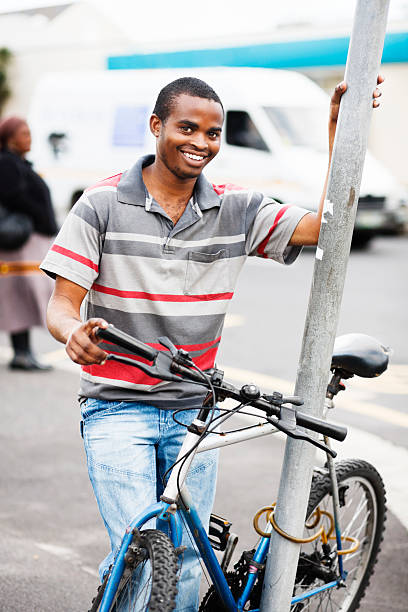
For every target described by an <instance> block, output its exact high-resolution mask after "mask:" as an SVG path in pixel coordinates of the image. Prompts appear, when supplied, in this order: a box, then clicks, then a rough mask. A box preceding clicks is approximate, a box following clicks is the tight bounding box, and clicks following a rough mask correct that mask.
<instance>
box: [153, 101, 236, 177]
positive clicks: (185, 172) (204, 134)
mask: <svg viewBox="0 0 408 612" xmlns="http://www.w3.org/2000/svg"><path fill="white" fill-rule="evenodd" d="M223 120H224V113H223V110H222V107H221V105H220V104H219V103H218V102H215V101H214V100H208V99H207V98H198V97H196V96H190V95H187V94H181V95H179V96H178V97H177V98H176V99H175V100H174V103H173V107H172V110H171V113H170V115H169V116H168V117H167V119H166V120H165V122H164V123H163V122H162V121H161V120H160V119H159V118H158V117H157V116H156V115H153V116H152V118H151V121H150V127H151V130H152V133H153V134H154V136H156V139H157V140H156V155H157V161H160V162H162V163H163V164H164V165H165V166H166V167H167V168H168V170H170V172H171V173H172V174H174V175H175V176H176V177H177V178H179V179H182V180H185V179H192V178H197V177H198V176H199V175H200V174H201V172H202V170H203V168H204V167H205V166H206V165H207V164H208V163H209V162H210V161H211V160H212V159H213V158H214V157H215V156H216V155H217V153H218V151H219V149H220V140H221V129H222V124H223Z"/></svg>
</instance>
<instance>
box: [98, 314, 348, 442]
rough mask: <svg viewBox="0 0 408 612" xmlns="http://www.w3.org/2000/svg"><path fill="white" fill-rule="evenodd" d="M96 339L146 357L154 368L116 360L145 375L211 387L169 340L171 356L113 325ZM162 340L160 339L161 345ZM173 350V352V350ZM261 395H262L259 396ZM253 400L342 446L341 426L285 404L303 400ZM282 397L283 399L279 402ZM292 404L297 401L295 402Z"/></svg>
mask: <svg viewBox="0 0 408 612" xmlns="http://www.w3.org/2000/svg"><path fill="white" fill-rule="evenodd" d="M96 336H97V337H98V338H102V339H103V340H108V341H109V342H113V343H115V344H117V345H118V346H120V347H123V348H125V349H128V350H130V351H131V352H132V353H134V354H135V355H137V356H138V357H143V358H144V359H147V360H148V361H151V362H153V365H152V366H147V365H145V364H141V363H140V362H135V361H134V360H132V359H129V358H126V357H116V356H113V357H115V359H116V360H118V361H122V362H124V363H127V364H129V365H132V366H134V367H138V368H140V369H141V370H143V371H144V372H147V373H150V374H151V375H153V376H155V377H157V378H162V379H163V380H173V381H174V380H176V381H178V380H180V377H181V378H184V379H189V380H191V381H193V382H196V383H200V384H203V385H205V386H207V387H209V386H210V385H209V380H210V378H209V377H206V376H205V375H204V374H202V373H201V372H199V371H197V370H194V369H191V366H192V365H194V364H193V362H192V361H191V358H190V357H189V355H188V353H184V352H183V351H177V349H176V348H175V347H174V346H173V345H172V344H171V342H170V341H168V339H163V341H164V340H166V343H164V345H163V346H165V347H166V348H170V352H167V351H159V350H157V349H154V348H153V347H151V346H149V345H147V344H145V343H144V342H141V341H140V340H137V339H136V338H133V337H132V336H130V335H129V334H126V333H125V332H123V331H121V330H119V329H116V328H115V327H113V325H109V327H108V328H106V329H102V328H99V329H98V330H97V331H96ZM160 340H162V339H159V341H160ZM171 347H172V348H173V351H172V350H171ZM156 362H157V363H156ZM212 386H213V387H214V389H216V390H217V391H218V392H219V393H220V395H222V397H223V398H225V397H230V398H232V399H236V400H237V401H241V402H242V401H245V399H244V400H243V395H242V390H239V389H237V388H235V387H234V386H233V385H230V384H229V383H225V382H223V381H222V380H221V381H219V382H218V381H212ZM259 395H260V394H259ZM259 395H258V397H256V398H253V399H251V400H250V401H245V403H246V404H247V405H249V404H250V405H251V406H253V407H254V408H258V409H259V410H262V411H263V412H266V414H267V415H268V416H275V417H278V419H279V420H280V422H281V424H282V423H285V421H283V420H282V421H281V419H282V410H283V407H284V408H286V410H292V411H293V416H294V418H295V428H296V423H297V424H298V425H300V426H301V427H304V428H306V429H310V430H312V431H314V432H316V433H320V434H322V435H324V436H328V437H329V438H333V439H335V440H338V441H339V442H342V441H343V440H344V439H345V437H346V435H347V429H346V428H345V427H343V426H341V425H335V424H333V423H328V422H327V421H324V420H322V419H319V418H316V417H313V416H311V415H308V414H305V413H303V412H299V411H297V410H295V409H294V408H288V407H285V406H283V405H284V404H285V403H289V404H290V403H293V404H297V405H299V404H300V401H299V398H294V397H293V398H292V397H287V398H285V397H283V396H281V395H280V394H277V395H276V397H275V398H274V396H267V397H265V396H263V397H262V396H259ZM278 397H279V398H280V399H278ZM291 400H293V401H292V402H291ZM281 429H282V430H283V431H285V432H286V433H287V434H288V435H291V433H290V428H288V427H287V426H286V428H285V426H284V425H283V426H282V427H281Z"/></svg>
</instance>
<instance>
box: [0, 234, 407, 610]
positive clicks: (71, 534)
mask: <svg viewBox="0 0 408 612" xmlns="http://www.w3.org/2000/svg"><path fill="white" fill-rule="evenodd" d="M313 261H314V254H313V251H312V250H310V251H308V252H305V253H303V254H302V256H301V258H300V260H299V261H298V262H297V263H295V264H294V265H293V266H291V267H288V268H284V267H282V266H278V265H275V264H271V263H270V262H264V261H259V260H253V261H249V262H248V264H247V266H246V268H245V269H244V272H243V273H242V276H241V279H240V283H239V287H238V290H237V293H236V296H235V297H234V300H233V302H232V304H231V310H230V316H229V318H228V322H227V327H226V329H225V332H224V340H223V345H222V349H221V351H220V355H219V365H222V366H225V370H226V375H227V377H229V378H230V379H231V380H232V381H233V382H234V383H237V382H238V381H239V382H249V381H254V382H258V383H259V384H260V385H262V387H263V388H264V389H265V390H266V389H276V388H277V389H281V390H283V391H290V390H292V389H293V381H294V379H295V376H296V367H297V361H298V356H299V350H300V345H301V337H302V331H303V325H304V317H305V313H306V307H307V300H308V293H309V286H310V280H311V274H312V268H313ZM407 261H408V239H407V238H399V239H377V240H376V241H375V242H374V244H373V247H372V249H371V250H370V251H368V252H353V254H352V256H351V259H350V263H349V269H348V276H347V281H346V286H345V292H344V299H343V305H342V312H341V317H340V322H339V333H348V332H355V331H359V332H364V333H368V334H371V335H374V336H376V337H378V338H379V339H380V340H381V341H382V342H383V343H384V344H387V345H389V346H392V347H393V351H394V352H393V356H392V362H391V366H390V368H389V371H388V372H387V373H385V374H384V375H382V376H381V377H380V378H379V379H377V380H374V381H372V380H370V381H361V380H360V381H358V380H355V381H354V380H353V381H351V382H350V384H349V385H348V387H350V388H349V389H348V390H347V392H346V393H344V394H343V396H340V397H339V399H338V407H337V408H336V410H335V414H334V416H333V418H334V419H335V420H337V421H339V422H343V423H346V424H347V425H348V426H349V427H350V432H349V436H348V438H347V441H346V442H345V443H344V444H343V445H342V448H338V450H339V451H340V453H341V454H342V456H344V457H346V456H358V457H361V458H366V459H369V460H371V461H372V462H373V463H375V465H376V466H377V467H378V468H379V471H380V472H381V473H382V474H383V477H384V480H385V482H386V486H387V490H388V500H389V513H388V521H387V532H386V538H385V541H384V543H383V549H382V553H381V557H380V560H379V563H378V565H377V569H376V572H375V575H374V577H373V579H372V584H371V587H370V590H369V592H368V594H367V596H366V598H365V599H364V600H363V603H362V605H361V610H362V611H363V612H374V611H375V612H377V611H378V610H384V609H387V610H389V611H392V612H393V611H401V612H402V611H405V610H406V601H407V596H408V587H407V582H406V567H407V561H408V535H407V529H408V514H407V508H408V498H407V492H406V489H407V486H406V473H407V471H408V449H407V446H408V440H407V435H406V434H407V427H408V407H407V403H406V399H407V395H408V345H407V331H406V330H407V323H408V309H407V303H408V300H407V298H408V274H407V264H406V262H407ZM34 341H35V346H36V347H37V350H38V352H39V353H40V354H41V355H42V356H43V358H44V359H48V360H49V361H50V362H52V363H53V364H54V365H55V370H54V371H53V373H52V374H50V373H41V374H31V373H30V374H24V373H18V372H10V371H9V370H8V369H7V367H6V364H7V360H8V358H9V349H8V343H7V338H6V336H5V335H4V334H0V386H1V409H0V424H1V427H0V436H1V445H0V462H1V463H0V464H1V466H2V470H1V472H0V485H1V492H2V494H1V500H0V520H1V526H2V531H1V538H0V551H1V556H0V611H4V612H26V611H27V612H28V611H29V612H57V611H58V612H84V611H86V610H87V609H88V607H89V603H90V599H91V598H92V596H93V592H94V590H95V589H96V585H97V583H98V579H97V575H96V567H97V565H98V562H99V560H100V559H101V558H102V557H103V556H104V554H105V553H106V549H107V546H108V542H107V537H106V535H105V530H104V526H103V524H102V521H101V519H100V518H99V515H98V511H97V508H96V504H95V502H94V499H93V495H92V491H91V487H90V484H89V481H88V477H87V473H86V467H85V459H84V452H83V449H82V444H81V438H80V436H79V428H78V421H79V410H78V405H77V403H76V399H75V398H76V389H77V376H78V373H77V370H76V367H75V366H74V365H73V364H70V363H69V362H67V360H66V359H65V357H64V352H63V350H61V349H62V347H61V346H60V345H58V344H57V343H55V342H54V341H53V340H52V339H51V338H50V337H48V335H47V334H46V332H44V331H43V330H37V331H36V333H35V335H34ZM283 449H284V440H282V439H281V438H279V437H277V436H271V437H269V438H263V439H258V440H256V441H253V442H247V443H245V444H244V445H237V446H233V447H230V448H227V449H224V450H223V451H222V458H221V468H220V476H219V484H218V493H217V500H216V504H215V509H214V510H215V511H216V512H217V513H218V514H221V515H222V516H225V517H226V518H228V519H229V520H231V521H232V522H233V523H234V531H237V532H238V533H240V534H242V536H241V544H242V548H244V549H245V548H248V547H250V546H252V544H253V542H254V536H253V532H252V528H251V522H252V516H253V514H254V513H255V511H256V510H257V509H258V508H259V507H260V506H263V505H265V504H268V503H270V502H271V501H273V500H274V499H275V497H276V492H277V488H278V483H279V471H280V465H281V461H282V456H283ZM254 483H255V484H254ZM242 548H241V550H242Z"/></svg>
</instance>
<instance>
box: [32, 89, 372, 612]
mask: <svg viewBox="0 0 408 612" xmlns="http://www.w3.org/2000/svg"><path fill="white" fill-rule="evenodd" d="M381 81H382V79H381V78H379V82H381ZM345 90H346V85H345V84H344V83H342V84H340V85H338V86H337V87H336V89H335V92H334V94H333V97H332V99H331V106H330V119H329V149H330V155H331V151H332V146H333V140H334V135H335V129H336V121H337V116H338V109H339V104H340V99H341V96H342V94H343V93H344V91H345ZM379 95H380V92H379V91H378V90H376V91H375V92H374V98H377V97H378V96H379ZM373 105H374V106H378V101H377V100H374V103H373ZM223 120H224V111H223V107H222V104H221V101H220V99H219V97H218V96H217V94H216V93H215V92H214V91H213V90H212V89H211V87H209V86H208V85H207V84H206V83H204V82H203V81H200V80H199V79H195V78H182V79H178V80H176V81H174V82H172V83H170V84H169V85H167V86H166V87H165V88H164V89H163V90H162V91H161V92H160V93H159V96H158V99H157V101H156V105H155V108H154V110H153V114H152V116H151V118H150V129H151V132H152V133H153V135H154V136H155V138H156V155H155V156H152V155H151V156H146V157H143V158H142V159H140V160H139V161H138V162H137V163H136V165H135V166H133V167H132V168H131V169H130V170H128V171H126V172H124V173H123V174H120V175H117V176H113V177H111V178H109V179H106V180H105V181H102V182H101V183H99V184H97V185H96V186H94V187H91V188H90V189H88V190H86V191H85V193H84V194H83V195H82V197H81V198H80V200H79V201H78V202H77V204H76V205H75V207H74V208H73V210H72V211H71V213H70V214H69V216H68V218H67V220H66V222H65V223H64V225H63V227H62V229H61V231H60V233H59V235H58V236H57V238H56V241H55V244H54V245H53V247H52V248H51V250H50V252H49V254H48V256H47V257H46V259H45V260H44V262H43V264H42V268H43V269H44V270H45V271H46V272H48V273H49V274H51V275H52V276H54V277H56V285H55V290H54V294H53V296H52V298H51V301H50V305H49V309H48V326H49V329H50V331H51V333H52V335H53V336H54V337H55V338H56V339H57V340H59V341H61V342H63V343H64V344H65V345H66V350H67V353H68V355H69V356H70V357H71V359H72V360H73V361H74V362H75V363H79V364H81V365H82V366H83V367H82V375H81V387H80V392H79V395H80V399H81V406H82V418H83V437H84V443H85V448H86V452H87V460H88V469H89V475H90V479H91V482H92V485H93V488H94V491H95V495H96V498H97V501H98V505H99V509H100V512H101V514H102V517H103V519H104V522H105V525H106V527H107V529H108V532H109V535H110V539H111V546H112V551H115V549H116V548H117V547H118V545H119V544H120V540H121V537H122V535H123V532H124V529H125V527H126V525H127V524H128V522H129V521H130V520H131V519H132V518H133V517H134V516H136V515H137V514H138V513H139V511H140V510H141V509H143V508H144V507H146V505H148V504H149V503H154V502H155V501H156V500H157V499H158V497H159V496H160V494H161V492H162V490H163V487H162V481H161V479H162V477H163V475H164V473H165V472H166V470H167V469H168V468H169V467H170V466H171V464H172V463H173V462H174V461H175V459H176V457H177V452H178V450H179V446H180V443H181V441H182V438H183V436H184V434H185V430H184V428H183V427H181V426H179V425H177V424H176V423H175V422H174V421H173V419H172V415H173V411H174V410H175V409H177V408H191V409H197V408H199V407H200V405H201V402H202V399H203V393H204V391H202V390H201V388H200V387H197V386H196V385H193V384H190V383H185V382H180V383H174V382H171V383H163V381H159V380H155V379H152V378H150V377H149V376H146V375H145V374H143V373H142V372H140V371H139V370H137V369H136V368H131V367H129V366H126V365H118V364H117V363H115V362H112V361H108V362H106V363H105V360H106V357H107V353H106V352H105V350H104V348H105V349H106V350H109V351H113V352H114V351H115V350H116V351H118V349H117V348H116V349H115V347H114V346H113V347H112V346H108V345H107V344H102V345H101V346H98V342H97V340H96V338H95V330H96V329H97V328H98V327H106V326H107V322H109V323H113V324H114V325H115V326H116V327H118V328H119V329H123V330H124V331H126V332H128V333H130V334H131V335H133V336H135V337H137V338H139V339H140V340H142V341H143V342H145V343H147V344H151V345H153V346H156V345H157V338H158V337H159V336H163V335H166V336H168V337H169V338H170V339H171V340H172V341H173V342H174V344H176V346H179V347H183V348H185V349H186V350H188V351H189V353H190V354H191V355H192V357H193V359H194V361H195V362H196V364H197V365H198V366H199V367H200V368H201V369H208V368H211V367H212V366H213V365H214V360H215V355H216V352H217V348H218V345H219V342H220V336H221V331H222V326H223V321H224V317H225V313H226V309H227V306H228V303H229V300H230V299H231V297H232V295H233V290H234V286H235V282H236V278H237V276H238V273H239V271H240V269H241V267H242V265H243V263H244V261H245V259H246V257H247V256H248V255H256V256H259V257H264V258H267V259H268V258H269V259H274V260H276V261H279V262H281V263H291V262H292V261H294V259H295V258H296V257H297V255H298V253H299V252H300V249H301V246H302V245H312V244H316V243H317V239H318V235H319V229H320V219H321V214H322V207H323V202H324V193H325V188H324V190H323V191H324V193H323V195H322V198H321V202H320V205H319V210H318V213H317V214H312V213H310V212H308V211H306V210H303V209H300V208H296V207H290V206H286V205H280V204H277V203H276V202H274V201H273V200H272V199H270V198H267V197H264V196H263V195H262V194H259V193H252V192H248V191H245V190H242V189H240V188H237V187H235V186H231V185H223V186H213V185H211V184H209V183H208V182H207V181H206V179H205V178H204V176H203V175H202V171H203V169H204V167H205V166H206V165H207V164H208V163H209V162H210V161H211V160H212V159H213V158H214V157H215V155H217V153H218V151H219V148H220V135H221V130H222V125H223ZM85 298H87V300H86V316H85V319H86V320H85V322H83V321H82V319H81V315H80V307H81V304H82V302H83V300H84V299H85ZM183 414H184V415H186V414H187V413H183ZM195 414H196V413H194V411H193V410H191V411H190V412H189V413H188V416H185V419H186V421H185V422H191V420H192V418H193V416H195ZM216 462H217V456H216V451H211V452H210V453H205V454H203V455H198V456H197V457H196V458H195V463H194V464H193V468H192V470H191V473H190V475H189V480H188V486H189V489H190V491H191V493H192V495H193V498H194V500H195V502H196V506H197V508H198V509H199V510H200V514H201V518H202V521H203V523H204V524H208V519H209V515H210V512H211V508H212V504H213V497H214V490H215V478H216ZM184 543H185V544H186V545H187V546H189V542H188V539H187V541H186V542H184ZM112 558H113V552H111V553H110V555H108V557H107V559H105V561H104V562H103V563H102V564H101V568H100V572H101V575H103V574H104V573H105V572H106V570H107V568H108V566H109V564H110V562H111V561H112ZM199 579H200V568H199V565H198V563H197V561H196V560H195V558H194V553H193V552H192V550H191V546H189V547H188V550H187V551H186V553H185V557H184V563H183V569H182V574H181V579H180V585H179V594H178V599H177V610H179V611H181V610H183V611H189V612H192V611H195V610H197V607H198V586H199Z"/></svg>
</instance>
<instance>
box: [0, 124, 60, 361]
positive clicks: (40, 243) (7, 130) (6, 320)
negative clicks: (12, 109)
mask: <svg viewBox="0 0 408 612" xmlns="http://www.w3.org/2000/svg"><path fill="white" fill-rule="evenodd" d="M30 148H31V134H30V129H29V127H28V125H27V122H26V121H25V120H24V119H20V118H19V117H8V118H6V119H3V120H2V121H0V204H1V206H2V208H3V211H4V210H6V211H7V212H8V211H10V212H19V213H24V214H25V215H27V216H28V217H29V218H30V219H31V221H32V224H33V232H32V234H31V235H30V236H29V238H28V239H27V241H26V243H25V244H24V245H23V246H22V247H20V248H18V249H16V250H1V246H0V330H3V331H5V332H8V333H9V334H10V340H11V344H12V347H13V351H14V356H13V358H12V360H11V362H10V364H9V367H10V368H13V369H20V370H49V369H51V367H50V366H49V365H45V364H42V363H40V362H39V361H38V360H37V359H36V358H35V357H34V355H33V353H32V352H31V346H30V329H31V327H33V326H36V325H45V313H46V308H47V303H48V300H49V298H50V295H51V292H52V286H53V283H52V281H51V280H50V279H49V278H47V276H46V275H45V274H44V273H43V272H41V270H40V269H39V267H38V266H39V264H40V262H41V261H42V259H43V257H44V256H45V254H46V253H47V251H48V249H49V247H50V243H51V237H52V236H54V235H55V234H56V232H57V225H56V222H55V215H54V211H53V208H52V204H51V198H50V192H49V189H48V187H47V185H46V184H45V182H44V181H43V180H42V178H41V177H40V176H39V175H38V174H37V173H36V172H34V170H33V169H32V167H31V163H30V162H29V161H27V160H26V159H25V155H26V154H27V153H28V151H30Z"/></svg>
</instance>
